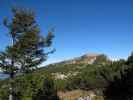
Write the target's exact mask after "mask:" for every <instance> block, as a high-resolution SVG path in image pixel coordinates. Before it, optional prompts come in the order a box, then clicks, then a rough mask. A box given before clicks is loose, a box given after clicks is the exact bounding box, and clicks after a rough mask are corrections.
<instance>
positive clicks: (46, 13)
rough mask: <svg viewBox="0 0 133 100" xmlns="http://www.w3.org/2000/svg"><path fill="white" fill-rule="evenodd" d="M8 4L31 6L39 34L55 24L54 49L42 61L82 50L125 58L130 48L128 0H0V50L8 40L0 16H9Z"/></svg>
mask: <svg viewBox="0 0 133 100" xmlns="http://www.w3.org/2000/svg"><path fill="white" fill-rule="evenodd" d="M12 5H17V6H21V7H28V8H31V9H33V10H34V11H35V12H36V18H37V22H38V24H39V25H40V28H41V33H42V34H43V35H46V34H47V31H48V29H50V28H51V27H55V39H54V41H53V42H54V43H53V47H54V48H56V52H55V53H54V54H52V55H50V56H49V59H48V60H47V62H46V64H47V63H52V62H56V61H60V60H64V59H69V58H73V57H76V56H80V55H82V54H84V53H105V54H107V55H108V56H109V57H110V58H113V59H118V58H127V56H128V55H129V54H130V53H131V52H132V51H133V44H132V43H133V1H132V0H1V1H0V45H1V46H0V50H3V48H4V47H5V46H6V45H8V43H10V39H9V37H8V35H7V33H8V30H7V29H6V28H5V27H4V26H3V25H2V19H3V17H4V16H8V17H9V18H10V17H11V12H10V7H11V6H12Z"/></svg>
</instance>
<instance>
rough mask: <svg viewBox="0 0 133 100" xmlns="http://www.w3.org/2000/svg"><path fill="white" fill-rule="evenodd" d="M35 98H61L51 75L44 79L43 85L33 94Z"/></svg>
mask: <svg viewBox="0 0 133 100" xmlns="http://www.w3.org/2000/svg"><path fill="white" fill-rule="evenodd" d="M33 100H59V97H58V95H57V90H56V89H55V85H54V81H53V80H52V79H51V78H50V77H46V78H45V79H44V83H43V87H42V88H41V89H39V90H38V92H37V93H36V94H35V95H33Z"/></svg>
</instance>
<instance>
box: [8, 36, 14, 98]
mask: <svg viewBox="0 0 133 100" xmlns="http://www.w3.org/2000/svg"><path fill="white" fill-rule="evenodd" d="M14 43H15V37H13V36H12V46H14ZM11 67H12V68H11V72H10V79H11V82H10V88H9V90H10V94H9V100H13V92H14V91H13V78H14V70H13V67H14V55H13V54H12V61H11Z"/></svg>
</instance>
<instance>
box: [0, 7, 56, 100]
mask: <svg viewBox="0 0 133 100" xmlns="http://www.w3.org/2000/svg"><path fill="white" fill-rule="evenodd" d="M12 14H13V17H12V19H11V21H10V22H9V21H8V20H7V18H5V19H4V21H3V23H4V25H5V26H6V27H7V29H8V33H9V36H10V39H11V40H12V43H11V45H8V46H7V47H6V49H5V51H2V52H0V67H1V69H2V71H3V72H5V73H6V74H9V76H10V79H11V80H13V78H14V77H15V76H16V75H17V74H18V73H28V72H30V71H32V70H33V69H35V68H37V66H38V65H39V64H41V63H42V62H43V61H45V60H46V58H47V56H48V54H49V53H52V52H53V50H52V51H47V52H44V48H48V47H50V46H51V44H52V39H53V37H54V36H53V32H51V31H50V32H48V35H47V36H46V37H43V36H42V35H41V34H40V29H39V26H38V24H37V23H36V19H35V14H34V12H33V11H31V10H29V9H25V8H24V9H23V8H16V7H13V8H12ZM12 84H13V82H11V87H10V96H9V98H10V100H13V94H14V93H13V85H12Z"/></svg>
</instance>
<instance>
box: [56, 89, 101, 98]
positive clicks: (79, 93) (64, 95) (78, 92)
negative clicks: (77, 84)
mask: <svg viewBox="0 0 133 100" xmlns="http://www.w3.org/2000/svg"><path fill="white" fill-rule="evenodd" d="M90 94H94V92H93V91H83V90H73V91H67V92H58V95H59V96H60V98H61V100H77V99H78V98H79V97H84V96H88V95H90ZM95 98H96V100H103V98H102V97H95ZM98 98H99V99H98Z"/></svg>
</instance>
